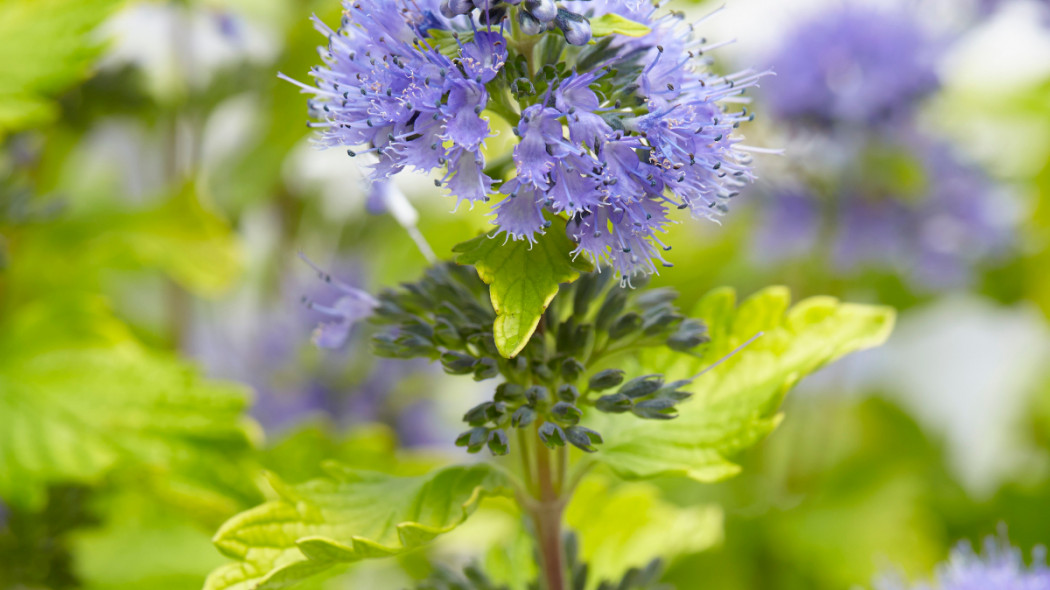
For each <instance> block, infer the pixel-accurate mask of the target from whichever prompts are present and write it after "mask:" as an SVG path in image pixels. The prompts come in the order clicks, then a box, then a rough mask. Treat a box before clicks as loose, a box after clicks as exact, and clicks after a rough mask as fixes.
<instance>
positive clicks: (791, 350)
mask: <svg viewBox="0 0 1050 590" xmlns="http://www.w3.org/2000/svg"><path fill="white" fill-rule="evenodd" d="M789 301H790V298H789V295H788V292H787V290H786V289H783V288H769V289H765V290H763V291H761V292H759V293H757V294H756V295H754V296H752V297H751V298H749V299H747V300H746V301H744V302H743V303H741V304H740V306H739V307H737V306H736V296H735V294H734V293H733V291H732V290H729V289H720V290H716V291H713V292H711V293H709V294H708V295H706V296H705V297H704V298H703V299H702V300H701V301H700V302H699V303H698V305H697V307H696V309H695V310H694V315H696V316H697V317H700V318H703V320H704V321H705V322H706V324H707V326H708V333H709V334H710V338H711V344H710V346H709V348H708V350H707V351H706V353H705V355H704V356H703V357H702V358H695V357H686V356H682V355H680V356H678V357H674V358H667V357H666V356H664V357H654V358H649V359H648V360H647V362H646V364H645V366H646V367H647V368H649V367H653V368H656V369H657V370H660V369H662V370H664V371H665V372H667V373H668V374H671V375H679V376H682V377H685V376H690V375H695V374H697V373H698V372H699V371H700V370H702V369H703V366H704V364H705V363H707V364H710V363H714V362H717V361H719V360H720V359H723V358H724V357H725V356H726V355H728V354H729V353H730V352H731V351H732V350H733V349H734V348H736V347H738V346H740V345H741V344H743V343H744V342H746V341H747V340H749V339H751V338H752V337H754V336H755V335H757V334H759V333H762V334H763V335H762V336H761V337H759V338H758V339H757V340H755V341H754V342H752V343H751V344H750V345H749V346H748V347H747V348H746V349H744V350H743V351H741V352H740V353H738V354H736V355H735V356H733V357H731V358H728V359H725V360H724V361H723V362H722V363H721V364H719V365H718V366H716V367H714V368H713V369H712V370H711V371H710V372H709V373H707V374H705V375H703V376H702V377H700V378H699V379H697V380H696V381H695V382H694V384H693V385H692V386H691V387H690V388H689V389H690V390H691V391H692V392H693V394H694V400H695V401H693V402H692V403H690V404H688V405H686V406H684V407H683V408H682V412H681V416H680V417H679V418H678V419H677V420H674V421H672V422H668V423H666V424H655V423H648V422H639V421H637V420H624V419H620V418H618V417H615V416H597V417H595V419H594V420H593V421H592V422H591V424H592V426H593V427H594V428H596V429H598V430H600V431H601V432H603V434H605V437H606V439H607V440H608V441H609V443H607V444H606V445H605V446H604V447H603V449H602V452H601V453H599V454H598V455H596V457H597V459H598V460H599V461H601V462H603V463H605V464H606V465H608V466H609V467H611V468H612V469H613V470H614V471H615V472H616V473H617V474H619V475H620V476H622V477H625V478H628V479H635V478H645V477H653V476H657V475H681V476H687V477H691V478H693V479H696V480H699V481H717V480H719V479H723V478H726V477H730V476H732V475H735V474H736V473H737V472H738V471H739V467H738V466H737V465H735V464H734V463H732V462H731V461H730V457H731V456H732V455H733V454H735V453H737V452H739V451H741V450H743V449H745V448H747V447H749V446H751V445H753V444H754V443H756V442H757V441H758V440H760V439H761V438H763V437H764V436H766V435H767V434H769V432H771V431H772V430H773V428H775V427H776V425H777V423H778V422H779V420H780V416H779V415H778V413H777V410H778V408H779V406H780V402H781V401H782V400H783V398H784V395H785V394H786V393H787V391H788V390H789V389H790V388H791V387H792V386H793V385H794V384H795V383H796V382H797V381H798V380H799V379H801V378H802V377H803V376H805V375H807V374H809V373H812V372H813V371H816V370H817V369H819V368H820V367H822V366H823V365H825V364H827V363H829V362H831V361H833V360H835V359H837V358H839V357H841V356H843V355H846V354H848V353H851V352H854V351H857V350H862V349H865V348H869V347H872V346H876V345H878V344H880V343H882V342H883V341H884V340H885V339H886V338H887V337H888V335H889V333H890V330H891V329H892V326H893V320H894V313H893V311H892V310H891V309H889V308H885V307H873V306H865V305H854V304H848V303H839V302H838V301H837V300H835V299H832V298H829V297H814V298H811V299H806V300H804V301H802V302H800V303H798V304H796V305H795V306H794V307H792V308H791V309H790V310H789V309H788V306H789Z"/></svg>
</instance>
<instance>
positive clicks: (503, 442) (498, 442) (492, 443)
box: [489, 428, 510, 455]
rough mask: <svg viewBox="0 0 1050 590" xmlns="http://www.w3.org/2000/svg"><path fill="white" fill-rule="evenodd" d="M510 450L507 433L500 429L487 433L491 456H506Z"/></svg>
mask: <svg viewBox="0 0 1050 590" xmlns="http://www.w3.org/2000/svg"><path fill="white" fill-rule="evenodd" d="M509 450H510V442H509V441H508V440H507V433H506V432H503V429H502V428H497V429H495V430H493V431H492V432H490V433H489V451H490V452H491V453H492V454H493V455H506V454H507V452H508V451H509Z"/></svg>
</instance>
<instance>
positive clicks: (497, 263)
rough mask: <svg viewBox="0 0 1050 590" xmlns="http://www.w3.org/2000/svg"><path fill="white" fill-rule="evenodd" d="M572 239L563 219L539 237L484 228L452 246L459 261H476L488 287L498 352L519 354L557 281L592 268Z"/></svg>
mask: <svg viewBox="0 0 1050 590" xmlns="http://www.w3.org/2000/svg"><path fill="white" fill-rule="evenodd" d="M572 249H573V244H572V242H571V241H569V238H568V237H567V236H566V235H565V221H563V220H561V219H555V220H553V226H552V227H550V228H548V229H547V231H546V232H545V233H544V234H542V235H539V236H536V241H535V243H529V242H528V241H527V240H510V241H507V242H506V243H504V240H503V239H502V238H496V237H490V236H489V235H486V234H483V235H480V236H478V237H476V238H474V239H473V240H469V241H467V242H463V243H462V244H459V245H458V246H456V247H455V248H454V249H453V251H455V252H458V253H459V256H458V257H457V258H456V262H458V263H460V264H473V265H474V268H476V269H477V271H478V276H479V277H481V280H482V281H485V283H486V284H488V285H489V287H490V297H491V298H492V307H493V309H495V310H496V321H495V323H494V324H493V334H494V336H495V339H496V347H497V348H499V351H500V354H502V355H503V356H505V357H507V358H511V357H514V356H516V355H517V354H518V353H519V352H521V350H522V349H523V348H525V345H526V344H528V342H529V338H530V337H531V336H532V333H533V332H535V331H536V326H537V325H539V321H540V317H542V316H543V312H544V311H545V310H546V309H547V306H548V305H549V304H550V302H551V300H552V299H554V296H555V295H557V294H558V285H559V284H561V283H571V282H572V281H575V280H576V279H577V278H578V277H579V276H580V272H587V271H589V270H591V265H590V264H589V263H588V262H587V261H586V259H585V258H584V257H582V256H580V257H577V258H574V257H573V255H572Z"/></svg>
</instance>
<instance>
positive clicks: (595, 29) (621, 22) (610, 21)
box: [591, 12, 652, 37]
mask: <svg viewBox="0 0 1050 590" xmlns="http://www.w3.org/2000/svg"><path fill="white" fill-rule="evenodd" d="M650 32H652V29H650V28H649V27H647V26H645V25H643V24H642V23H638V22H635V21H633V20H631V19H629V18H624V17H622V16H620V15H618V14H614V13H611V12H610V13H608V14H603V15H601V16H600V17H598V18H592V19H591V36H592V37H603V36H605V35H626V36H628V37H644V36H646V35H648V34H649V33H650Z"/></svg>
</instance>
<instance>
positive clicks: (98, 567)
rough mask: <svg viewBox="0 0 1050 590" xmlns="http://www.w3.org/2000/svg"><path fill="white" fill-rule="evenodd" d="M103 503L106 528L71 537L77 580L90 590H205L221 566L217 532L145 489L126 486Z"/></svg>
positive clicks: (100, 505) (102, 512)
mask: <svg viewBox="0 0 1050 590" xmlns="http://www.w3.org/2000/svg"><path fill="white" fill-rule="evenodd" d="M98 504H99V506H98V510H97V512H99V513H100V514H101V515H103V516H104V519H103V521H102V522H103V523H104V524H103V525H102V526H99V527H92V528H88V529H84V530H81V531H78V532H76V533H75V534H74V535H73V537H72V547H73V555H74V556H75V570H76V573H77V579H78V580H80V583H81V585H82V587H84V588H86V589H87V590H135V589H138V588H150V589H151V590H184V589H186V588H200V587H201V585H202V584H203V582H204V578H205V577H206V576H207V575H208V572H209V571H211V570H212V569H213V568H215V567H218V566H219V565H221V564H222V556H220V555H218V554H216V552H215V548H214V547H213V546H212V544H211V542H210V536H211V530H214V529H211V530H209V527H208V526H207V525H202V524H201V523H197V522H193V520H192V519H189V518H187V515H186V514H183V513H182V512H180V511H177V510H172V506H170V505H168V504H164V503H161V502H158V501H156V499H155V498H152V497H150V496H149V495H147V494H144V493H142V490H141V489H137V488H135V487H132V486H123V487H122V488H121V490H120V492H118V493H116V494H113V495H112V496H109V497H106V498H105V502H99V503H98ZM158 548H162V550H158Z"/></svg>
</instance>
